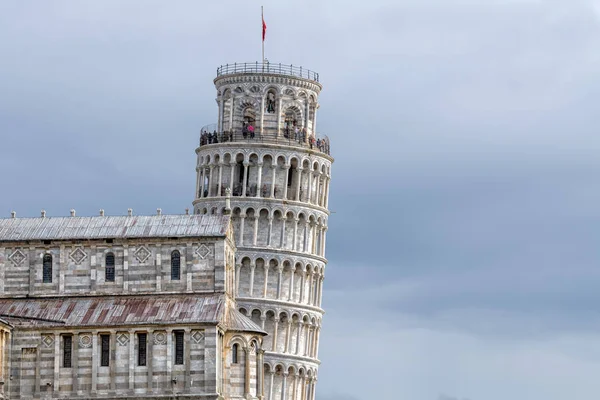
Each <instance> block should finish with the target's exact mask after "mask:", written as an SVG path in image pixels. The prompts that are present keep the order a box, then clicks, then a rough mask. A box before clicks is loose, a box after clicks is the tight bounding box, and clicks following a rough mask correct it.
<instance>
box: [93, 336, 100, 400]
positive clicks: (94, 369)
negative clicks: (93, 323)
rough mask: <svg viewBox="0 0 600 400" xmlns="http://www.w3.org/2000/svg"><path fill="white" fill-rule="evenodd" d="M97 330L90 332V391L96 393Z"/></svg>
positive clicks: (97, 362)
mask: <svg viewBox="0 0 600 400" xmlns="http://www.w3.org/2000/svg"><path fill="white" fill-rule="evenodd" d="M99 363H100V362H99V361H98V332H93V333H92V393H96V388H97V384H98V364H99Z"/></svg>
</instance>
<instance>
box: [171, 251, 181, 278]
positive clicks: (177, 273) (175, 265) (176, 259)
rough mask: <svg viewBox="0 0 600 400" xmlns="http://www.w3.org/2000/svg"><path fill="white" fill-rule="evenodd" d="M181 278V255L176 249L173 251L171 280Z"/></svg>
mask: <svg viewBox="0 0 600 400" xmlns="http://www.w3.org/2000/svg"><path fill="white" fill-rule="evenodd" d="M179 279H181V255H180V254H179V251H177V250H175V251H173V252H172V253H171V280H173V281H178V280H179Z"/></svg>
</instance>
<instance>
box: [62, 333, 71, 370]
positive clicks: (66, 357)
mask: <svg viewBox="0 0 600 400" xmlns="http://www.w3.org/2000/svg"><path fill="white" fill-rule="evenodd" d="M72 356H73V336H71V335H65V336H63V368H71V362H72V358H73V357H72Z"/></svg>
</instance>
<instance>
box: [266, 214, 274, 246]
mask: <svg viewBox="0 0 600 400" xmlns="http://www.w3.org/2000/svg"><path fill="white" fill-rule="evenodd" d="M268 218H269V234H268V235H267V247H270V246H271V234H272V231H273V217H272V216H269V217H268Z"/></svg>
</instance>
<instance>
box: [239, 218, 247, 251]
mask: <svg viewBox="0 0 600 400" xmlns="http://www.w3.org/2000/svg"><path fill="white" fill-rule="evenodd" d="M245 219H246V214H245V213H243V212H242V213H241V214H240V246H243V245H244V220H245Z"/></svg>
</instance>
